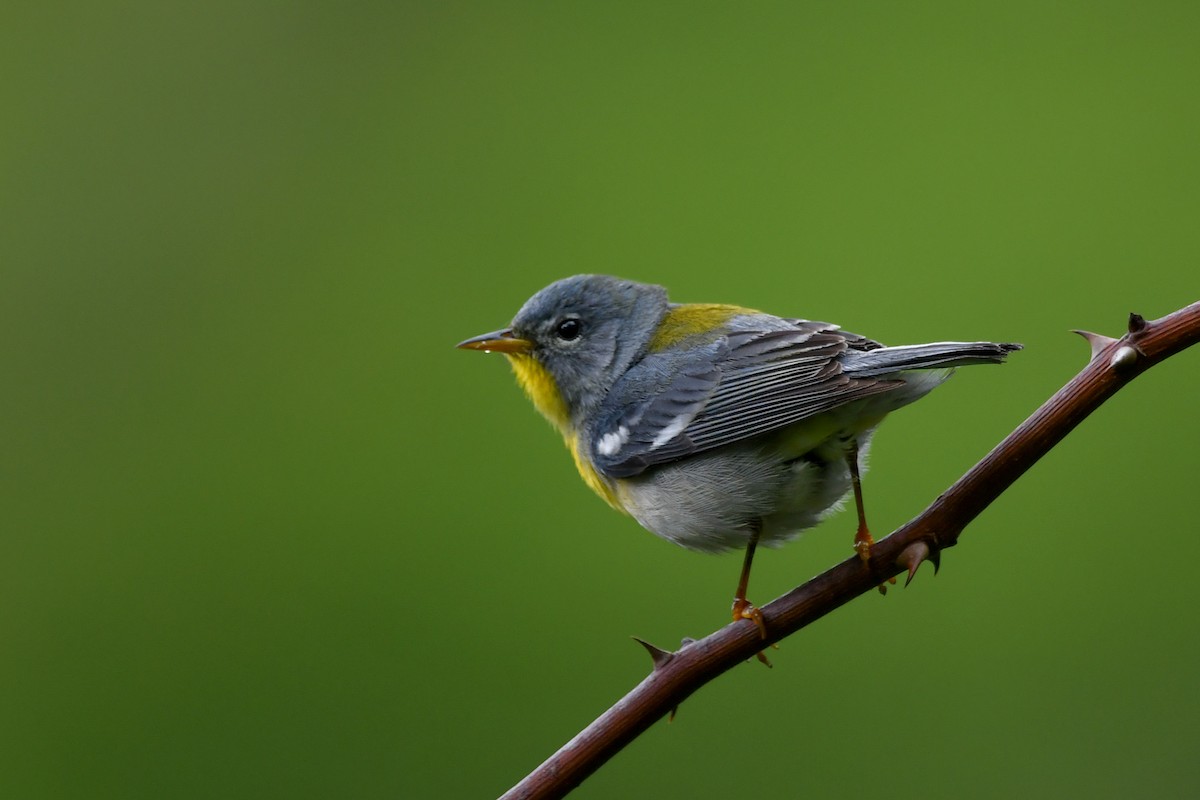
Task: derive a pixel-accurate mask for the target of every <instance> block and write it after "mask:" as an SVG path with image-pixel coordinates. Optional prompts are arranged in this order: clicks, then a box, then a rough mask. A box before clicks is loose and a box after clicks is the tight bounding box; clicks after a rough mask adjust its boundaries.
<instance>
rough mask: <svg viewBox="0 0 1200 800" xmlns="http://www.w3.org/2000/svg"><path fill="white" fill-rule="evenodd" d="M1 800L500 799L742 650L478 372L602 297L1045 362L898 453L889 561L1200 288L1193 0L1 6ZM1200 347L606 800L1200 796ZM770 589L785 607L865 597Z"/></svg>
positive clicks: (649, 759) (605, 787) (976, 383)
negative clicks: (613, 716)
mask: <svg viewBox="0 0 1200 800" xmlns="http://www.w3.org/2000/svg"><path fill="white" fill-rule="evenodd" d="M2 17H3V24H2V25H0V31H2V32H0V92H2V95H0V99H2V102H3V109H4V122H3V127H2V130H3V136H2V138H0V335H2V337H3V338H2V341H3V345H2V346H0V359H2V362H0V376H2V378H0V412H2V413H0V437H2V438H0V508H2V509H3V512H2V517H0V518H2V519H3V526H2V533H0V545H2V549H0V795H2V796H4V797H12V798H110V797H111V798H162V797H173V798H192V797H194V798H213V797H272V796H274V797H284V796H286V797H291V798H297V797H313V798H318V797H320V798H325V797H362V798H392V797H412V798H424V797H445V798H475V797H489V796H494V795H497V794H499V793H500V792H502V791H503V790H504V789H505V788H507V787H508V786H509V785H510V784H512V783H513V782H515V781H516V780H518V779H519V778H520V777H521V776H523V775H524V774H525V773H526V772H527V771H528V770H530V769H532V768H533V767H534V766H535V765H536V764H538V763H539V762H540V761H541V760H542V759H543V758H545V757H546V756H547V755H549V754H550V753H551V752H553V751H554V750H555V749H556V748H558V747H559V746H560V745H561V744H562V743H563V742H565V741H566V740H567V739H568V738H569V737H570V736H571V735H573V734H574V733H575V732H576V731H577V730H578V729H579V728H581V727H582V726H583V725H585V724H586V723H587V722H588V721H590V720H591V719H592V718H593V717H594V716H595V715H597V714H598V713H600V712H601V711H602V710H603V709H605V708H606V707H607V706H608V705H609V704H610V703H612V702H613V701H615V700H616V699H617V698H618V697H619V696H620V695H621V694H622V693H623V692H624V691H625V690H626V689H627V688H629V687H630V686H632V685H633V684H635V683H636V682H637V681H638V680H639V679H640V678H641V677H642V676H643V675H644V673H645V672H646V670H647V668H648V666H649V661H648V659H647V658H646V657H645V655H644V654H643V653H642V652H640V650H639V648H638V647H637V646H636V645H635V644H633V643H632V642H631V641H630V640H629V638H628V637H629V636H630V635H638V636H641V637H644V638H646V639H648V640H650V641H653V642H656V643H658V644H660V645H663V646H674V645H676V644H677V643H678V641H679V639H680V638H681V637H683V636H700V635H703V634H705V633H707V632H709V631H711V630H712V629H714V628H715V627H717V626H719V625H721V624H723V623H724V622H725V621H727V613H728V612H727V609H728V605H729V599H730V597H731V594H732V590H733V588H734V583H735V581H736V577H737V570H738V566H739V557H738V556H726V557H712V556H705V555H698V554H694V553H689V552H686V551H684V550H681V549H678V548H676V547H674V546H673V545H670V544H668V543H666V542H664V541H660V540H658V539H656V538H655V537H653V536H651V535H649V534H647V533H645V532H644V531H642V530H641V529H639V528H638V527H637V526H636V524H635V523H633V522H632V521H630V520H628V519H626V518H623V517H621V516H619V515H617V514H615V513H613V512H612V511H610V510H609V509H607V508H606V507H605V506H604V505H603V504H602V503H601V502H600V501H599V500H597V499H596V498H595V497H593V496H592V495H591V494H590V493H589V492H588V491H587V489H586V488H585V487H584V486H583V485H582V483H581V482H580V481H579V480H578V478H577V476H576V475H575V474H574V472H573V469H572V468H571V467H570V464H569V458H568V456H567V455H566V453H565V451H563V448H562V445H561V443H560V442H559V441H558V438H557V436H556V435H555V434H554V433H553V432H552V431H551V430H550V429H549V427H548V426H547V425H546V423H545V422H543V421H542V420H541V419H540V418H539V417H537V415H536V414H535V412H534V411H533V410H532V408H531V407H530V406H529V405H528V403H527V402H526V401H525V399H524V398H523V397H522V396H521V395H520V393H519V391H518V390H517V389H516V387H515V385H514V384H513V381H512V379H511V377H510V375H509V374H508V370H507V368H506V366H505V364H504V362H503V359H501V358H499V357H498V356H492V357H484V356H481V355H477V354H472V353H464V352H457V351H455V350H454V349H453V345H454V343H455V342H457V341H459V340H460V339H462V338H465V337H467V336H470V335H474V334H477V333H482V332H484V331H487V330H491V329H493V328H496V327H499V326H501V325H503V324H505V323H506V322H507V321H508V320H509V319H510V318H511V316H512V314H513V313H514V312H515V311H516V309H517V308H518V307H519V306H520V304H521V303H522V302H523V301H524V300H525V298H526V297H528V296H529V295H530V294H532V293H533V292H534V291H536V290H537V289H539V288H541V287H542V286H543V285H545V284H547V283H549V282H550V281H551V280H554V279H556V278H559V277H563V276H565V275H569V274H572V273H576V272H612V273H616V274H620V275H622V276H626V277H631V278H636V279H640V280H645V281H652V282H657V283H662V284H664V285H666V286H668V287H669V288H670V289H671V291H672V296H673V297H674V299H676V300H683V301H723V302H735V303H741V304H744V305H749V306H754V307H758V308H762V309H765V310H769V311H773V312H776V313H780V314H786V315H796V316H806V317H811V318H816V319H827V320H831V321H835V322H838V323H840V324H842V325H844V326H845V327H847V328H849V329H851V330H854V331H859V332H862V333H865V334H868V335H871V336H873V337H875V338H878V339H881V340H883V341H886V342H889V343H895V344H900V343H910V342H920V341H929V340H938V339H975V338H978V339H995V340H1001V341H1003V340H1017V341H1022V342H1024V343H1025V345H1026V348H1027V349H1026V350H1025V351H1024V352H1022V353H1020V354H1019V355H1018V356H1016V357H1014V358H1013V359H1012V361H1011V362H1010V364H1009V365H1008V366H1006V367H1003V368H996V369H985V368H977V369H971V370H965V371H963V372H962V373H960V374H959V375H958V376H957V377H956V378H955V379H954V380H953V381H952V382H951V383H950V384H948V385H947V386H945V387H943V388H942V389H940V390H939V391H938V392H936V393H934V394H933V395H932V396H931V397H930V398H928V399H927V400H925V401H923V402H922V403H920V404H918V405H916V406H914V407H912V408H910V409H906V410H905V411H903V412H901V413H898V414H897V415H895V417H893V418H892V419H891V420H890V421H889V422H888V424H886V425H885V426H884V427H883V429H882V430H881V432H880V435H879V436H878V437H877V439H876V445H875V449H874V453H873V459H872V471H871V472H870V474H869V475H868V477H867V482H866V491H867V502H868V510H869V513H870V517H871V519H872V520H873V524H874V527H875V528H876V529H877V530H878V531H879V532H884V531H886V530H890V529H891V528H894V527H895V526H897V525H899V524H900V523H902V522H903V521H905V520H906V519H908V518H909V517H910V516H912V515H913V514H915V513H916V512H918V511H919V510H920V509H921V508H922V507H923V505H924V504H925V503H927V502H928V501H929V500H931V499H933V498H934V497H935V496H936V495H937V493H938V492H940V491H941V490H942V489H943V488H945V487H946V486H947V485H948V484H949V483H950V482H951V481H953V480H954V478H956V477H957V476H958V475H959V474H960V473H961V472H962V471H963V470H964V469H965V468H967V467H968V466H969V465H970V464H971V463H973V462H974V461H975V460H976V459H978V458H979V457H980V456H982V455H983V454H984V453H985V452H986V451H987V450H988V449H989V448H990V447H991V446H992V445H993V444H994V443H995V442H996V441H997V440H998V439H999V438H1000V437H1002V436H1003V435H1004V434H1005V433H1007V432H1008V431H1009V430H1010V429H1011V428H1012V427H1013V426H1014V425H1016V424H1017V423H1018V422H1019V421H1020V420H1021V419H1023V418H1024V417H1025V416H1026V415H1027V414H1028V413H1029V412H1031V411H1032V410H1033V409H1034V408H1035V407H1036V406H1037V405H1038V404H1039V403H1041V401H1042V400H1043V399H1045V398H1046V397H1047V396H1049V394H1050V393H1052V392H1053V391H1054V390H1055V389H1056V388H1058V386H1059V385H1060V384H1061V383H1062V382H1064V381H1065V380H1067V379H1068V378H1069V377H1070V376H1071V375H1072V374H1073V373H1074V371H1076V370H1077V369H1078V368H1080V367H1081V366H1082V365H1083V363H1084V362H1085V360H1086V355H1087V349H1086V347H1085V345H1084V344H1083V342H1082V341H1080V340H1079V339H1077V338H1076V337H1074V336H1073V335H1071V334H1070V333H1068V332H1067V331H1068V329H1070V328H1085V329H1091V330H1097V331H1101V332H1104V333H1110V334H1119V333H1120V332H1121V330H1122V328H1123V325H1124V320H1125V316H1126V314H1127V313H1128V312H1130V311H1138V312H1140V313H1142V314H1144V315H1146V316H1147V317H1156V316H1161V315H1162V314H1165V313H1167V312H1170V311H1172V310H1174V309H1175V308H1178V307H1180V306H1182V305H1185V304H1187V303H1189V302H1192V301H1194V300H1196V299H1197V298H1198V297H1200V270H1198V268H1197V255H1198V253H1200V225H1198V224H1197V220H1198V213H1200V147H1198V145H1200V102H1198V100H1200V97H1198V87H1200V47H1197V44H1196V43H1197V41H1198V35H1200V6H1196V5H1195V4H1191V3H1183V2H1177V3H1166V2H1160V3H1153V2H1151V3H1137V4H1134V3H1058V4H1044V3H1033V2H1011V1H1010V2H1005V3H996V4H962V3H954V2H928V3H917V4H896V3H865V4H863V3H855V4H831V3H803V4H801V3H779V4H750V5H742V6H739V7H738V9H737V10H733V9H732V8H730V7H727V6H726V5H725V4H716V3H713V4H691V5H687V6H684V5H680V4H644V3H603V4H600V3H595V4H531V3H505V4H499V3H495V4H462V3H437V4H434V3H427V4H412V3H374V4H371V3H359V4H333V3H325V4H314V3H294V2H293V3H284V2H252V3H232V2H214V3H205V4H194V5H191V6H188V5H182V4H157V3H144V2H140V3H139V2H131V3H90V4H63V5H58V4H33V3H11V4H8V5H6V7H5V10H4V11H3V13H2ZM1198 392H1200V352H1190V351H1189V352H1186V353H1184V354H1182V355H1181V356H1179V357H1177V358H1176V359H1174V360H1173V361H1170V362H1168V363H1167V364H1165V365H1163V366H1162V367H1160V368H1158V369H1156V370H1154V371H1152V372H1150V373H1149V374H1147V375H1145V376H1144V377H1143V378H1140V379H1139V380H1138V381H1137V382H1136V383H1134V384H1133V385H1132V386H1131V387H1130V388H1129V389H1128V390H1127V391H1125V392H1123V393H1121V394H1120V395H1118V396H1117V397H1116V398H1115V399H1114V400H1113V401H1111V402H1110V403H1109V404H1108V405H1106V406H1105V407H1104V408H1102V409H1101V410H1100V411H1099V412H1098V413H1097V414H1095V415H1094V417H1093V418H1091V419H1089V420H1088V421H1087V422H1086V423H1085V424H1084V425H1083V426H1082V427H1081V428H1080V429H1079V430H1078V431H1076V432H1075V433H1073V434H1072V435H1071V436H1070V437H1069V438H1068V439H1067V440H1066V441H1065V442H1064V443H1063V444H1062V445H1061V446H1060V447H1058V448H1057V449H1056V450H1054V451H1053V452H1052V453H1051V454H1050V456H1049V457H1047V458H1046V459H1045V460H1044V461H1043V462H1042V463H1040V464H1038V465H1037V466H1036V467H1035V468H1034V469H1032V470H1031V471H1030V472H1029V473H1028V474H1027V475H1026V477H1025V478H1024V479H1023V480H1021V481H1020V482H1019V483H1018V484H1017V485H1016V486H1015V487H1014V488H1013V489H1012V490H1011V491H1009V492H1008V493H1007V494H1005V495H1004V496H1003V497H1002V498H1001V500H1000V501H999V502H997V503H996V504H995V505H994V506H993V507H992V508H991V509H990V510H988V511H987V512H986V513H985V514H984V515H983V516H982V517H981V518H980V519H979V520H978V522H977V523H976V524H975V525H973V526H972V527H971V528H969V529H968V531H967V532H966V534H965V535H964V537H963V539H962V544H961V546H960V547H958V548H956V549H954V550H952V551H950V552H949V553H947V555H946V558H945V560H944V563H943V569H942V572H941V574H940V575H938V576H937V578H936V579H935V578H934V577H933V575H932V571H929V572H925V571H923V572H922V574H921V575H920V577H919V579H918V580H917V581H916V582H915V583H914V584H913V586H912V587H910V588H909V589H907V590H905V591H894V592H892V593H890V594H889V595H888V596H887V597H886V598H880V597H878V596H874V595H873V596H870V597H864V598H861V599H860V600H858V601H856V602H854V603H852V604H851V605H850V606H848V607H846V608H844V609H842V610H840V611H838V612H837V613H836V614H834V615H832V616H831V617H829V618H827V619H825V620H823V621H821V622H820V623H819V624H817V625H815V626H813V627H812V628H811V629H809V630H807V631H805V632H803V633H802V634H801V635H799V636H797V637H794V638H793V639H791V640H788V641H786V642H785V643H784V644H783V647H782V649H781V650H779V651H778V652H777V653H774V654H773V656H772V657H773V660H774V662H775V669H774V670H771V671H767V670H765V669H762V668H761V667H759V666H758V665H756V664H748V665H746V666H744V667H741V668H739V669H737V670H734V671H733V672H732V673H731V674H729V675H726V676H725V677H723V678H722V679H720V680H718V681H716V682H715V683H713V684H711V685H710V686H708V687H707V688H705V689H703V690H702V691H701V692H699V693H698V694H697V695H696V696H695V697H693V698H692V699H691V700H689V701H688V702H687V703H685V704H684V706H683V707H682V708H681V710H680V716H679V717H678V719H677V720H676V721H675V722H674V723H672V724H670V725H667V724H665V723H660V724H657V725H656V726H655V727H654V728H652V729H651V730H650V731H649V732H648V733H647V734H646V735H645V736H644V737H642V738H641V739H640V740H638V741H637V742H635V743H634V744H633V745H632V746H631V747H629V748H628V749H627V750H626V751H625V752H623V753H621V754H620V755H619V756H618V757H617V758H616V759H614V760H613V761H612V762H611V763H610V764H609V765H608V766H607V767H605V768H604V769H603V770H602V771H601V772H600V773H598V774H597V775H596V776H594V777H593V778H592V779H590V780H589V781H588V782H587V783H585V784H584V785H583V786H582V787H581V788H580V790H579V791H578V793H577V795H576V796H578V797H581V798H609V797H633V796H637V797H684V796H687V797H706V798H707V797H730V796H741V795H743V794H746V793H747V791H749V790H748V789H747V788H746V787H747V786H750V785H753V786H754V787H755V788H754V789H753V791H755V792H762V793H765V794H767V795H772V796H777V797H784V796H804V797H857V796H861V795H863V794H865V793H879V792H886V793H887V794H888V795H889V796H892V797H950V796H972V797H984V798H987V797H996V798H1000V797H1012V796H1017V795H1020V796H1025V797H1060V796H1064V795H1065V796H1083V795H1087V796H1091V797H1128V796H1130V795H1133V794H1134V793H1137V794H1138V795H1139V796H1157V797H1169V796H1184V795H1194V792H1195V790H1196V786H1197V784H1198V783H1200V759H1197V757H1196V752H1197V747H1198V746H1200V716H1198V712H1200V693H1198V691H1197V688H1196V680H1195V678H1196V675H1197V670H1198V669H1200V620H1198V617H1197V614H1196V613H1195V611H1194V607H1195V597H1196V581H1197V575H1196V573H1195V572H1194V570H1193V569H1192V567H1193V566H1194V565H1195V564H1196V563H1197V559H1198V558H1200V544H1198V542H1197V536H1196V533H1197V525H1196V522H1195V519H1196V516H1195V515H1196V512H1195V492H1196V475H1197V470H1198V468H1200V456H1198V455H1197V448H1196V443H1197V438H1198V435H1200V422H1198V421H1197V413H1196V409H1197V393H1198ZM853 527H854V522H853V519H852V514H849V513H843V514H841V515H839V516H837V517H835V518H834V519H832V520H831V521H829V522H828V523H827V524H825V525H824V526H822V528H821V529H819V530H818V531H815V532H812V533H810V534H809V535H808V536H807V537H806V538H805V539H804V540H803V541H801V542H799V543H797V544H794V545H792V546H790V547H788V548H785V549H783V550H780V551H771V552H766V553H764V554H762V556H761V557H760V558H759V561H758V564H757V565H756V573H755V576H754V581H753V582H752V586H751V595H752V597H753V598H754V599H756V600H758V601H759V602H765V601H767V600H769V599H770V598H772V597H775V596H777V595H779V594H781V593H782V592H784V591H786V590H787V589H789V588H790V587H792V586H794V585H795V584H797V583H799V582H801V581H802V580H804V579H806V578H807V577H809V576H811V575H813V574H815V573H817V572H819V571H820V570H822V569H824V568H825V567H827V566H829V565H831V564H833V563H835V562H836V561H838V560H841V559H842V558H844V557H846V556H847V555H849V554H850V540H851V537H852V531H853Z"/></svg>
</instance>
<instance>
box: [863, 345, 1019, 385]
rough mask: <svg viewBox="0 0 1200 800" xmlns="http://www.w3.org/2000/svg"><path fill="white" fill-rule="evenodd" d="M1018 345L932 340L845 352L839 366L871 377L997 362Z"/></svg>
mask: <svg viewBox="0 0 1200 800" xmlns="http://www.w3.org/2000/svg"><path fill="white" fill-rule="evenodd" d="M1020 349H1021V345H1019V344H1014V343H1012V342H1006V343H1003V344H997V343H995V342H934V343H932V344H909V345H903V346H901V347H880V348H877V349H875V350H866V351H857V352H854V351H852V352H849V353H846V354H845V355H844V356H842V369H843V370H844V371H845V372H846V373H847V374H850V375H853V376H855V377H863V378H867V377H871V376H875V375H886V374H888V373H891V372H901V371H902V370H906V369H942V368H945V367H963V366H967V365H968V364H1000V363H1002V362H1003V361H1004V359H1005V358H1007V357H1008V354H1009V353H1011V352H1013V351H1014V350H1020Z"/></svg>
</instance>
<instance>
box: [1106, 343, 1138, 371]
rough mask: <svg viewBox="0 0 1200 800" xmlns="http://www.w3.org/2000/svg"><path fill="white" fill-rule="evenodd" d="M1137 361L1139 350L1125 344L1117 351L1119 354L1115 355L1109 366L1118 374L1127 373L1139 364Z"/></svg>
mask: <svg viewBox="0 0 1200 800" xmlns="http://www.w3.org/2000/svg"><path fill="white" fill-rule="evenodd" d="M1137 360H1138V352H1137V350H1134V349H1133V348H1132V347H1130V346H1129V345H1127V344H1125V345H1121V346H1120V347H1119V348H1118V349H1117V352H1115V353H1113V356H1112V360H1111V361H1109V362H1108V365H1109V366H1110V367H1112V368H1113V370H1115V371H1117V372H1126V371H1128V370H1129V369H1130V368H1131V367H1132V366H1133V365H1134V364H1136V363H1137Z"/></svg>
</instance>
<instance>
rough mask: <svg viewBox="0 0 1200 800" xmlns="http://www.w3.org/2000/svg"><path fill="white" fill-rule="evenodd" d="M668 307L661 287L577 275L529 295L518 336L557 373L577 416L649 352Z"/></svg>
mask: <svg viewBox="0 0 1200 800" xmlns="http://www.w3.org/2000/svg"><path fill="white" fill-rule="evenodd" d="M666 312H667V292H666V290H665V289H663V288H662V287H661V286H652V285H650V284H645V283H637V282H635V281H627V280H622V279H620V278H614V277H611V276H608V275H574V276H572V277H570V278H564V279H562V280H560V281H557V282H555V283H552V284H550V285H549V286H547V287H546V288H545V289H542V290H541V291H540V292H538V293H537V294H535V295H534V296H533V297H531V298H529V300H528V302H526V303H525V305H524V307H522V308H521V310H520V311H519V312H518V313H517V316H516V317H515V318H514V319H513V323H512V329H511V330H512V335H513V336H514V337H516V338H518V339H523V340H525V341H528V342H529V343H530V348H529V355H531V356H532V357H533V358H534V359H536V360H537V362H538V363H539V364H541V366H542V367H544V368H545V369H546V371H547V372H549V373H550V375H551V376H552V377H553V378H554V381H555V383H556V384H557V385H558V391H559V392H560V393H561V394H562V398H563V400H564V401H566V403H567V408H568V409H569V411H570V413H571V414H572V416H577V415H579V414H581V413H583V412H585V411H587V410H589V409H590V408H592V407H594V406H595V405H596V404H598V403H599V402H600V401H601V400H603V399H604V395H605V394H606V393H607V392H608V390H609V389H610V388H612V385H613V383H614V382H615V381H616V379H617V378H618V377H620V376H621V375H622V374H624V372H625V370H627V369H628V368H629V365H630V364H631V363H632V362H633V360H634V359H635V358H637V356H638V355H640V354H641V353H642V352H643V351H645V349H646V346H647V345H648V343H649V342H650V338H651V336H653V334H654V331H655V330H656V329H657V327H658V324H659V322H660V320H661V319H662V318H663V315H664V314H666Z"/></svg>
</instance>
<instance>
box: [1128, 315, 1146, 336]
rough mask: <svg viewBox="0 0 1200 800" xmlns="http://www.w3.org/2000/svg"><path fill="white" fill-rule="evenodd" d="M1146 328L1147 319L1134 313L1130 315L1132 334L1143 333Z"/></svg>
mask: <svg viewBox="0 0 1200 800" xmlns="http://www.w3.org/2000/svg"><path fill="white" fill-rule="evenodd" d="M1145 327H1146V318H1145V317H1143V316H1142V315H1141V314H1136V313H1132V312H1131V313H1130V314H1129V332H1130V333H1141V332H1142V330H1143V329H1144V328H1145Z"/></svg>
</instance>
